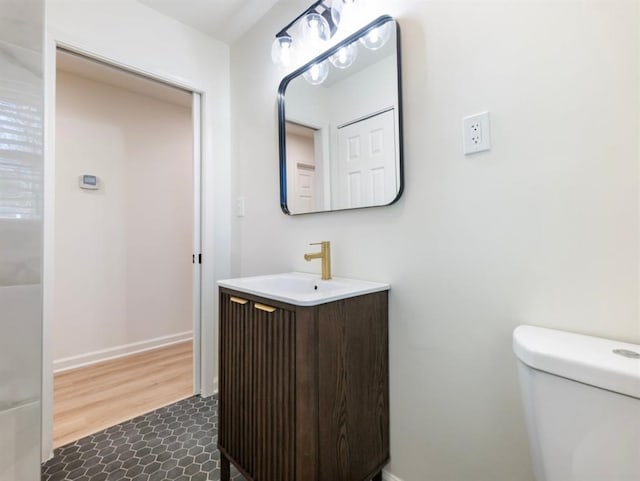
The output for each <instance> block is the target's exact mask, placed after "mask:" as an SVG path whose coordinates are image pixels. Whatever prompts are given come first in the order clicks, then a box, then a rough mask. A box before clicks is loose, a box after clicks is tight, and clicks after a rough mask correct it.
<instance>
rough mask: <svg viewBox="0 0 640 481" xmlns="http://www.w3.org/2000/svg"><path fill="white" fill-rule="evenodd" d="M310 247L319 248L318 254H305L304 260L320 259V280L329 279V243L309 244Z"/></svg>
mask: <svg viewBox="0 0 640 481" xmlns="http://www.w3.org/2000/svg"><path fill="white" fill-rule="evenodd" d="M309 245H310V246H320V252H316V253H315V254H305V255H304V260H305V261H310V260H312V259H322V280H325V281H327V280H329V279H331V242H329V241H322V242H314V243H312V244H309Z"/></svg>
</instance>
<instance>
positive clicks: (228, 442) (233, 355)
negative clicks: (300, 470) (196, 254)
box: [218, 294, 296, 481]
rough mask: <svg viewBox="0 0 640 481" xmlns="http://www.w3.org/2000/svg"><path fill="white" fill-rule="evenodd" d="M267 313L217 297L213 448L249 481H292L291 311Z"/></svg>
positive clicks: (227, 297) (241, 300)
mask: <svg viewBox="0 0 640 481" xmlns="http://www.w3.org/2000/svg"><path fill="white" fill-rule="evenodd" d="M265 307H266V308H267V310H265ZM269 308H271V306H263V305H261V304H260V303H256V302H254V301H249V300H247V299H244V298H238V297H236V296H231V295H229V294H222V295H221V298H220V360H221V362H220V376H219V386H220V389H219V393H220V394H219V396H220V398H219V409H220V412H219V417H218V422H219V434H218V436H219V438H218V443H219V447H220V449H221V450H222V451H223V452H224V453H226V454H227V456H228V457H229V458H231V459H232V460H233V461H234V462H235V463H236V464H237V465H238V466H239V467H241V469H242V470H243V471H244V473H245V474H246V475H248V476H249V477H250V478H251V479H253V480H255V481H269V480H276V479H277V480H279V481H296V480H295V475H294V474H295V472H294V471H295V459H294V457H295V391H294V382H295V312H293V311H291V310H287V309H282V308H275V310H273V312H269V310H270V309H269Z"/></svg>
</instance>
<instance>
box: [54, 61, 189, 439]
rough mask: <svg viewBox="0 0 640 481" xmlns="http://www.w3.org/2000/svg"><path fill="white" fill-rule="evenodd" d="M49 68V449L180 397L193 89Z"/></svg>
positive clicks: (93, 70) (61, 65)
mask: <svg viewBox="0 0 640 481" xmlns="http://www.w3.org/2000/svg"><path fill="white" fill-rule="evenodd" d="M56 70H57V74H56V119H55V123H56V142H55V144H56V148H55V151H56V167H55V178H56V180H55V219H56V220H55V235H54V244H55V247H54V256H55V267H54V278H55V292H54V297H55V307H54V316H53V319H54V322H53V330H52V337H53V339H50V340H49V342H51V343H52V345H53V360H54V361H53V370H54V373H55V374H54V393H55V394H54V412H55V416H54V447H57V446H60V445H62V444H66V443H67V442H70V441H72V440H74V438H75V439H78V438H79V437H83V436H85V435H87V434H90V433H91V432H95V431H99V430H101V429H104V428H106V427H108V426H109V425H113V424H117V423H119V422H122V421H124V420H126V419H130V418H132V417H135V416H137V415H140V414H143V413H145V412H148V411H151V410H154V409H157V408H158V407H161V406H163V405H166V404H170V403H172V402H175V401H177V400H179V399H183V398H185V397H189V396H191V395H193V394H194V393H195V392H198V390H199V386H197V384H198V382H197V381H196V380H197V379H199V369H198V367H199V365H200V364H199V362H200V359H199V343H200V339H199V332H200V329H199V326H200V318H199V312H200V310H199V304H200V296H199V292H200V282H199V272H200V271H199V265H198V264H196V261H197V259H198V255H197V254H198V253H199V239H200V232H199V229H200V222H199V216H200V191H199V189H200V187H199V185H200V179H199V172H200V165H199V162H200V160H199V151H198V146H199V140H198V139H199V96H198V95H197V94H193V93H191V92H187V91H185V90H182V89H179V88H176V87H173V86H169V85H166V84H164V83H162V82H157V81H155V80H153V79H149V78H146V77H142V76H140V75H138V74H134V73H131V72H128V71H124V70H122V69H120V68H117V67H113V66H110V65H107V64H103V63H100V62H97V61H95V60H92V59H89V58H86V57H83V56H80V55H77V54H75V53H72V52H68V51H65V50H62V49H59V50H58V51H57V55H56ZM180 366H182V367H180ZM87 407H90V408H91V409H92V411H87V410H86V409H85V408H87ZM83 409H85V410H84V411H83ZM74 416H75V417H74ZM94 419H95V422H94Z"/></svg>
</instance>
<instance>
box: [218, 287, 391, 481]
mask: <svg viewBox="0 0 640 481" xmlns="http://www.w3.org/2000/svg"><path fill="white" fill-rule="evenodd" d="M219 319H220V337H219V339H220V365H219V366H220V371H219V372H220V374H219V386H218V387H219V391H218V392H219V399H218V409H219V412H218V430H219V431H218V447H219V449H220V453H221V480H222V481H228V480H229V462H231V463H233V464H234V465H235V466H236V467H237V468H238V470H239V471H240V472H241V473H242V474H243V475H244V476H245V477H246V478H247V479H248V480H250V481H368V480H371V479H373V480H380V481H381V479H382V468H383V466H384V465H385V464H386V463H387V462H388V460H389V376H388V293H387V291H384V292H376V293H373V294H367V295H363V296H358V297H352V298H349V299H342V300H339V301H334V302H330V303H327V304H321V305H318V306H312V307H300V306H294V305H290V304H284V303H281V302H277V301H272V300H270V299H265V298H260V297H256V296H251V295H247V294H244V293H241V292H236V291H233V290H230V289H227V288H223V287H221V288H220V318H219Z"/></svg>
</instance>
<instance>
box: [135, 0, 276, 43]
mask: <svg viewBox="0 0 640 481" xmlns="http://www.w3.org/2000/svg"><path fill="white" fill-rule="evenodd" d="M138 1H139V2H140V3H142V4H144V5H146V6H147V7H150V8H153V9H154V10H156V11H158V12H160V13H162V14H164V15H167V16H168V17H172V18H174V19H176V20H178V21H179V22H182V23H184V24H186V25H189V26H190V27H193V28H195V29H196V30H199V31H201V32H203V33H205V34H207V35H209V36H211V37H213V38H216V39H218V40H220V41H222V42H225V43H227V44H232V43H233V42H235V41H236V40H237V39H238V38H240V37H241V36H242V35H243V34H244V33H245V32H246V31H247V30H249V29H250V28H251V27H252V26H253V25H254V24H255V23H256V22H257V21H258V19H259V18H260V17H262V16H263V15H264V14H265V13H267V12H268V11H269V9H270V8H271V7H273V6H274V5H275V4H276V3H277V2H278V0H138Z"/></svg>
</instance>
